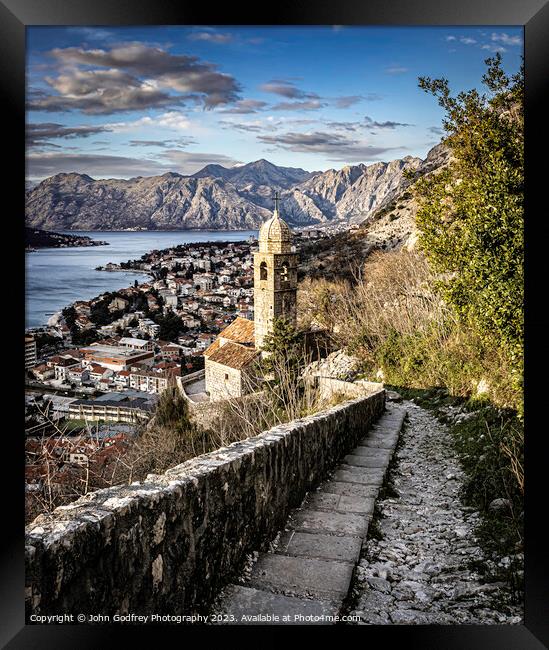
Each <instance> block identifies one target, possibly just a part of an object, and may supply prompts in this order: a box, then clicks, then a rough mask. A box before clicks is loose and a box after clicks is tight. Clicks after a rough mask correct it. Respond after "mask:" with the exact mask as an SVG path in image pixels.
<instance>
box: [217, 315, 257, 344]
mask: <svg viewBox="0 0 549 650" xmlns="http://www.w3.org/2000/svg"><path fill="white" fill-rule="evenodd" d="M219 336H220V337H222V338H224V339H229V341H234V342H235V343H244V344H247V345H253V344H254V343H255V336H254V322H253V320H248V319H247V318H242V317H241V316H237V317H236V318H235V319H234V320H233V322H232V323H231V324H230V325H229V326H228V327H226V328H225V329H224V330H223V331H221V332H220V333H219Z"/></svg>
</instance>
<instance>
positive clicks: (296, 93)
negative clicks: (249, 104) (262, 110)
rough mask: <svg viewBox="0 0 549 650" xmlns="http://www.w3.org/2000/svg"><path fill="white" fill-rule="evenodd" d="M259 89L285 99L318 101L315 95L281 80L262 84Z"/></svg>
mask: <svg viewBox="0 0 549 650" xmlns="http://www.w3.org/2000/svg"><path fill="white" fill-rule="evenodd" d="M260 88H261V90H263V91H264V92H266V93H273V94H275V95H281V96H282V97H286V99H319V96H318V95H317V94H316V93H311V92H307V91H305V90H301V89H300V88H298V87H297V86H296V85H295V84H293V83H291V82H290V81H287V80H283V79H273V80H272V81H270V82H269V83H266V84H262V85H261V86H260Z"/></svg>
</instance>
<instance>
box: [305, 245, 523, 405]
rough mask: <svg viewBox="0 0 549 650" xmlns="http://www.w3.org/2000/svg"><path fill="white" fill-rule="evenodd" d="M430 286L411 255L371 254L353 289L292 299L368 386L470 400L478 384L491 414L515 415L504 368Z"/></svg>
mask: <svg viewBox="0 0 549 650" xmlns="http://www.w3.org/2000/svg"><path fill="white" fill-rule="evenodd" d="M436 286H437V278H436V277H435V275H434V274H433V273H432V271H431V270H430V268H429V265H428V263H427V261H426V260H425V258H424V256H423V255H422V254H421V253H420V252H418V251H408V250H406V249H401V250H399V251H392V252H376V253H374V254H372V255H371V256H370V258H369V259H368V261H367V262H366V263H365V264H364V265H363V267H362V269H361V271H360V273H359V274H358V275H357V277H356V278H355V282H354V283H353V284H351V283H348V282H328V281H324V280H321V281H306V282H303V283H302V284H301V285H300V291H299V295H298V300H299V307H300V309H301V318H302V324H303V325H306V324H310V323H318V324H319V325H321V326H323V327H325V328H327V329H328V330H329V332H330V333H331V336H332V338H333V340H334V343H335V344H336V346H337V347H346V348H347V349H348V350H349V351H351V352H353V353H354V354H356V355H357V356H359V357H360V358H361V359H362V360H363V361H364V364H365V368H366V369H367V374H368V376H369V378H370V379H375V378H376V376H377V377H382V378H383V379H384V381H385V382H386V383H388V384H393V385H402V386H407V387H413V388H429V387H432V386H444V387H447V388H448V390H449V392H450V393H451V394H452V395H455V396H460V397H469V396H472V395H474V394H475V392H476V389H477V386H478V384H479V382H481V381H482V380H484V383H485V384H486V385H487V391H488V392H487V395H486V396H487V397H488V398H489V399H491V400H492V401H493V402H494V403H495V404H496V405H498V406H505V407H511V408H517V407H518V406H519V404H520V401H521V397H522V396H521V395H520V394H519V393H518V392H517V390H516V388H513V385H512V384H513V382H512V378H511V372H510V368H509V364H508V362H507V361H506V359H505V357H504V355H503V353H502V352H501V350H500V349H499V348H492V349H489V348H487V346H486V344H485V343H483V342H482V341H481V339H480V337H479V336H478V334H477V333H476V332H475V330H474V329H473V328H472V327H467V326H466V325H464V324H463V323H460V322H458V319H457V318H456V316H455V314H454V312H453V311H452V310H451V309H450V308H449V307H448V306H447V305H446V304H445V303H444V302H443V301H442V299H441V298H440V296H439V294H438V293H437V290H436Z"/></svg>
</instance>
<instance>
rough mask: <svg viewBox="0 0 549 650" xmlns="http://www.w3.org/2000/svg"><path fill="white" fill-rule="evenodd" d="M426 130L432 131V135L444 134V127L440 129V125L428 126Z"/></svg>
mask: <svg viewBox="0 0 549 650" xmlns="http://www.w3.org/2000/svg"><path fill="white" fill-rule="evenodd" d="M427 130H428V131H429V132H430V133H433V134H434V135H443V134H444V129H442V128H441V127H440V126H430V127H429V128H428V129H427Z"/></svg>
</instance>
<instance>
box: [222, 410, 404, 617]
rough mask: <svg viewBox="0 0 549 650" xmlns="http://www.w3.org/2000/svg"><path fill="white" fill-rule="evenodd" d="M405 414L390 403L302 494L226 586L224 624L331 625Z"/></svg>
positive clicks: (358, 553)
mask: <svg viewBox="0 0 549 650" xmlns="http://www.w3.org/2000/svg"><path fill="white" fill-rule="evenodd" d="M405 415H406V410H405V408H403V407H401V406H398V405H394V404H388V408H387V411H386V412H385V413H384V415H383V416H382V417H381V418H380V419H379V420H378V421H377V423H376V424H374V425H373V426H372V427H371V428H370V430H369V431H368V434H367V435H366V436H365V438H364V439H363V440H362V441H361V442H360V444H359V445H358V446H357V447H356V448H355V449H354V450H353V451H352V453H351V454H349V455H348V456H346V457H345V459H344V462H343V463H341V464H340V465H339V466H338V467H337V468H336V470H335V472H334V474H333V476H332V477H331V478H330V480H328V481H326V482H325V483H324V484H322V485H321V486H320V487H319V488H318V489H317V490H316V491H315V492H312V493H310V494H309V495H308V496H307V498H306V499H305V501H304V502H303V504H302V506H301V507H300V508H299V509H297V510H296V511H294V513H293V514H292V516H291V517H290V518H289V520H288V522H287V525H286V528H285V530H284V531H283V532H282V534H281V535H280V538H279V539H278V540H277V542H276V544H274V545H273V548H272V550H271V551H270V552H268V553H260V554H259V557H258V559H257V562H256V563H255V565H254V566H253V567H252V568H251V572H250V575H249V576H248V578H247V580H246V581H245V583H244V584H234V585H231V586H230V587H228V588H227V589H226V590H225V592H224V594H223V596H222V599H221V602H220V605H219V607H216V611H223V612H225V614H226V618H225V619H224V621H223V623H225V624H226V623H231V622H233V623H236V624H242V623H244V624H249V623H251V622H257V623H260V624H264V623H265V622H266V621H265V620H259V619H258V620H255V621H251V620H250V619H249V618H248V619H247V618H246V617H258V616H261V615H263V616H264V617H265V616H266V617H271V616H278V617H279V619H278V620H275V621H273V622H275V623H277V622H278V623H280V624H285V625H287V624H292V623H298V624H299V623H320V624H326V623H329V622H333V621H332V620H329V619H327V618H326V617H334V616H335V615H337V614H338V613H339V612H340V611H341V609H342V605H343V601H344V600H345V599H346V598H347V596H348V593H349V589H350V586H351V582H352V579H353V573H354V571H355V568H356V564H357V562H358V559H359V556H360V552H361V548H362V544H363V541H364V540H365V538H366V535H367V532H368V525H369V522H370V520H371V517H372V513H373V510H374V501H375V498H376V497H377V494H378V492H379V489H380V487H381V485H382V483H383V479H384V475H385V472H386V469H387V467H388V465H389V462H390V460H391V456H392V454H393V451H394V449H395V447H396V444H397V441H398V437H399V433H400V430H401V428H402V423H403V420H404V417H405ZM227 617H228V618H227ZM231 617H232V620H231ZM284 617H286V618H284ZM269 622H271V621H269Z"/></svg>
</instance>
